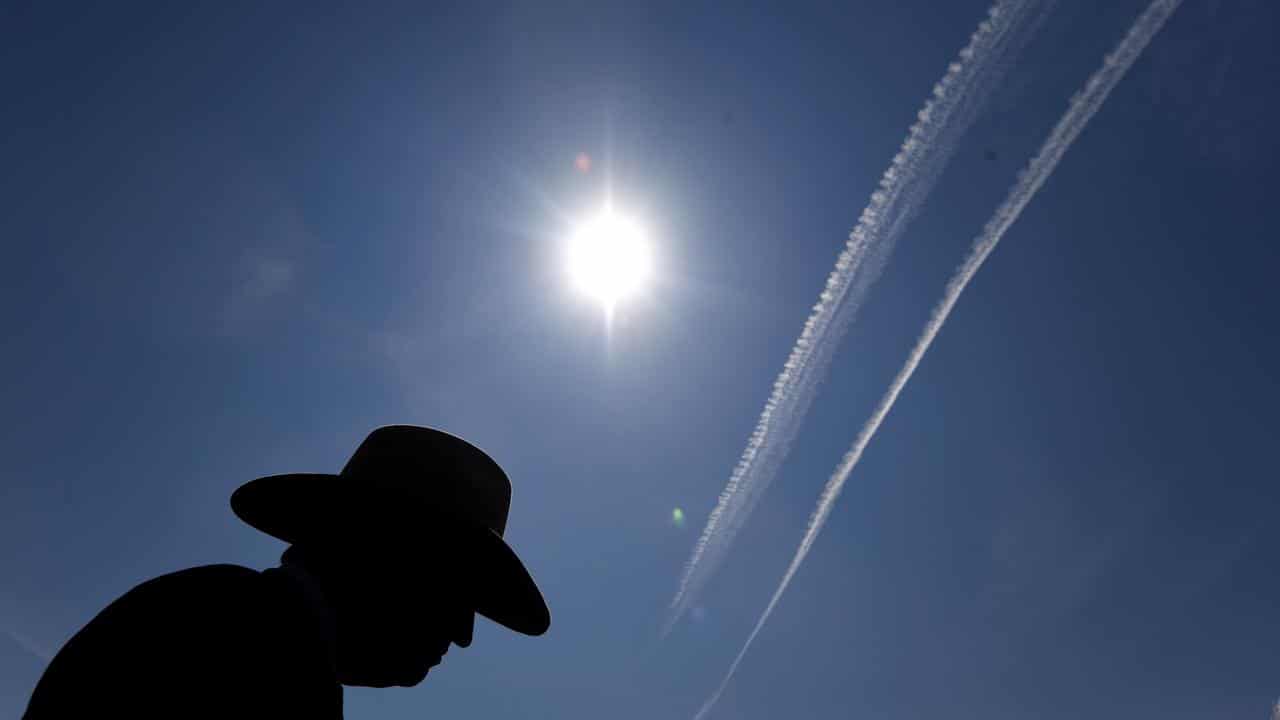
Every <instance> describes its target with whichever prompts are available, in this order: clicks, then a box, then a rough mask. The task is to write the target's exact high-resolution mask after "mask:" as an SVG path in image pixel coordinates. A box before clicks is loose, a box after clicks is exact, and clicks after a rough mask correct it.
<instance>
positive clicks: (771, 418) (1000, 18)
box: [663, 0, 1049, 635]
mask: <svg viewBox="0 0 1280 720" xmlns="http://www.w3.org/2000/svg"><path fill="white" fill-rule="evenodd" d="M1037 4H1040V5H1043V6H1045V7H1046V8H1047V6H1048V5H1049V3H1048V2H1044V3H1039V2H1037V0H999V1H998V2H996V4H995V5H994V6H993V7H992V8H991V9H990V10H989V11H988V12H987V17H986V19H984V20H983V21H982V22H981V23H980V24H979V25H978V28H977V30H975V31H974V33H973V35H972V36H971V37H970V38H969V43H968V45H966V46H965V47H964V48H963V49H962V50H961V51H960V54H959V56H958V58H957V59H956V61H954V62H952V63H951V64H950V66H949V67H948V68H947V72H946V74H944V75H943V77H942V79H941V80H940V81H938V83H937V84H936V85H934V87H933V93H932V95H931V97H930V98H929V100H928V101H926V102H925V104H924V107H923V108H921V110H920V111H919V113H918V114H917V119H916V122H915V124H913V125H912V126H911V129H910V131H909V132H908V134H907V139H906V141H904V142H903V144H902V147H901V149H900V150H899V151H898V154H897V155H895V156H894V158H893V161H892V162H891V163H890V164H889V168H888V169H887V170H885V172H884V175H883V176H882V177H881V178H880V185H879V187H878V188H877V189H876V191H875V192H874V193H872V195H871V200H870V202H869V203H868V205H867V206H866V208H865V209H864V210H863V211H862V215H861V216H860V217H859V219H858V224H857V226H855V227H854V229H853V231H852V232H851V233H850V234H849V239H848V241H847V242H846V243H845V246H844V248H843V249H842V251H841V252H840V255H839V256H838V257H837V259H836V264H835V268H834V269H833V270H832V271H831V274H830V275H829V276H828V277H827V283H826V286H825V287H824V288H823V290H822V293H821V294H820V295H819V296H818V302H817V304H816V305H814V307H813V310H812V311H811V313H810V314H809V317H808V319H806V320H805V323H804V328H803V330H802V332H801V333H800V337H799V338H798V339H797V340H796V343H795V346H794V347H792V349H791V353H790V355H789V356H788V357H787V361H786V363H785V364H784V365H783V368H782V372H781V373H779V375H778V377H777V379H776V380H775V381H774V383H773V388H772V391H771V392H770V393H769V398H768V400H766V402H765V406H764V410H763V411H762V412H761V413H760V417H759V419H758V420H757V421H756V426H755V428H754V430H752V433H751V436H750V438H749V439H748V441H747V446H746V448H745V449H744V450H743V451H742V455H741V457H740V458H739V460H738V463H737V465H736V466H735V467H734V470H733V472H732V474H731V475H730V477H729V482H728V483H727V484H726V485H725V488H724V490H723V491H722V492H721V493H720V498H719V500H718V501H717V504H716V507H715V509H713V510H712V511H711V514H710V516H709V517H708V518H707V524H706V527H705V528H704V529H703V531H702V535H701V536H700V537H699V538H698V542H697V544H696V545H695V546H694V550H693V553H692V555H691V556H690V558H689V560H688V561H687V562H686V563H685V567H684V572H683V575H682V577H681V579H680V585H679V589H678V590H677V592H676V594H675V597H674V598H673V599H672V601H671V605H670V611H669V613H668V617H667V622H666V625H665V627H664V629H663V634H664V635H665V634H666V633H667V632H668V631H670V629H671V627H672V626H673V625H674V624H675V622H676V621H677V620H679V618H680V616H681V615H682V614H683V612H684V611H685V610H686V609H688V607H689V604H690V603H691V602H692V599H693V598H694V597H695V596H696V595H697V594H698V592H699V591H700V590H701V588H702V586H703V585H704V584H705V583H706V580H707V579H708V578H709V577H710V575H711V574H712V573H713V572H714V571H715V569H716V568H717V567H718V566H719V564H720V562H721V561H722V560H723V558H724V556H725V554H726V553H727V551H728V548H729V545H730V543H731V542H732V541H733V538H734V536H735V535H736V534H737V531H738V529H739V528H740V527H741V526H742V524H743V522H745V520H746V518H747V516H748V515H750V514H751V511H752V510H753V509H754V507H755V503H756V501H757V500H758V499H759V497H760V495H761V494H762V493H763V491H764V490H765V488H767V487H768V485H769V483H770V482H771V481H772V479H773V477H774V475H775V474H776V473H777V471H778V467H779V466H780V465H781V464H782V460H783V459H784V458H785V457H786V454H787V451H788V449H789V447H790V444H791V442H792V441H793V440H794V439H795V436H796V433H797V432H798V430H799V427H800V423H801V421H802V420H803V419H804V416H805V414H806V413H807V412H808V409H809V406H810V404H811V403H812V401H813V396H814V394H815V391H816V389H817V386H818V383H820V382H821V381H822V378H823V376H824V375H825V374H826V369H827V366H828V365H829V363H830V358H831V354H832V352H833V351H834V350H835V347H836V346H837V345H838V344H839V341H840V339H841V338H842V337H843V335H844V333H845V331H846V330H847V328H848V326H849V325H850V324H851V323H852V321H853V318H854V315H855V314H856V312H857V309H858V305H859V304H860V302H861V300H862V298H863V296H865V294H866V292H867V290H868V289H869V288H870V286H871V285H872V283H874V282H875V280H876V278H877V277H879V274H880V271H881V269H882V268H883V266H884V263H885V261H886V260H887V259H888V255H889V253H890V252H891V251H892V250H893V246H894V244H895V242H896V241H897V238H898V236H899V235H900V234H901V233H902V230H903V229H904V228H905V226H906V225H907V223H908V222H910V220H911V219H912V217H914V214H915V211H916V209H917V208H918V207H919V206H920V204H921V203H922V202H923V201H924V199H925V197H926V196H927V195H928V194H929V191H930V190H931V189H932V187H933V184H934V182H935V181H936V179H937V177H938V175H939V174H940V173H941V172H942V170H943V168H944V167H945V165H946V163H947V161H948V160H949V159H950V157H951V155H952V154H953V152H954V149H955V144H956V140H957V139H958V138H959V137H960V136H961V135H962V134H963V133H964V132H965V131H966V130H967V129H968V127H969V125H971V124H972V121H973V117H974V116H975V115H976V114H977V111H978V109H979V108H980V106H981V105H982V102H983V101H984V100H985V99H986V96H987V95H989V94H990V89H991V87H992V86H994V85H995V84H996V82H998V80H999V78H1000V76H1001V75H1002V74H1003V72H1004V70H1005V65H1006V63H1005V62H1004V60H1005V59H1006V58H1007V56H1009V55H1010V54H1011V53H1012V52H1016V50H1017V49H1018V48H1019V47H1020V44H1021V43H1022V42H1024V41H1025V38H1026V36H1028V35H1029V34H1030V33H1029V32H1027V31H1026V30H1028V29H1029V28H1033V27H1034V26H1035V25H1036V24H1038V22H1037V20H1036V19H1035V18H1034V17H1033V16H1032V15H1031V14H1030V12H1029V11H1030V10H1031V9H1032V8H1033V7H1034V6H1036V5H1037ZM1043 15H1044V12H1042V13H1041V14H1040V17H1041V18H1042V17H1043Z"/></svg>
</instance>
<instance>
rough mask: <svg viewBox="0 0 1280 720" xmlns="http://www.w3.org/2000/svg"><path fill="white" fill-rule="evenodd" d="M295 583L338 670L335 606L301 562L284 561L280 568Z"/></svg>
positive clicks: (331, 662)
mask: <svg viewBox="0 0 1280 720" xmlns="http://www.w3.org/2000/svg"><path fill="white" fill-rule="evenodd" d="M278 569H279V570H280V571H281V572H282V574H283V575H284V576H285V577H288V578H289V579H290V580H292V581H293V584H294V586H295V587H296V588H297V589H298V591H299V594H300V595H301V596H302V599H303V604H304V605H305V607H306V610H307V615H308V617H309V618H310V619H311V623H312V625H314V627H315V628H316V632H317V634H319V635H320V637H321V639H322V641H323V643H324V646H325V648H326V649H327V650H328V652H329V663H330V665H332V666H333V667H334V669H335V672H336V670H337V666H338V665H337V659H338V658H337V652H338V617H337V612H336V610H335V608H334V607H333V604H332V603H331V602H330V601H329V599H328V598H327V597H326V596H325V593H324V588H323V587H322V586H321V584H320V581H319V580H317V579H316V577H315V575H314V574H313V573H312V572H311V571H310V570H308V569H307V567H306V566H305V565H304V564H302V563H299V562H296V561H291V560H288V559H286V560H284V561H282V562H281V563H280V567H279V568H278Z"/></svg>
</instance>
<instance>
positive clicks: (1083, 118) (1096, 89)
mask: <svg viewBox="0 0 1280 720" xmlns="http://www.w3.org/2000/svg"><path fill="white" fill-rule="evenodd" d="M1181 2H1182V0H1154V2H1152V3H1151V5H1150V6H1148V7H1147V9H1146V11H1145V12H1143V13H1142V15H1141V16H1139V18H1138V20H1137V22H1135V23H1134V25H1133V27H1132V28H1130V29H1129V33H1128V34H1127V35H1125V37H1124V39H1123V40H1121V41H1120V44H1119V45H1117V46H1116V49H1115V50H1113V51H1112V52H1111V54H1109V55H1107V56H1106V58H1105V59H1104V60H1103V63H1102V67H1101V68H1100V69H1099V70H1098V71H1097V72H1096V73H1094V74H1093V76H1092V77H1090V78H1089V80H1088V82H1086V83H1085V86H1084V89H1082V90H1081V91H1080V92H1079V93H1077V94H1076V95H1075V96H1074V97H1073V98H1072V99H1071V104H1070V106H1069V107H1068V108H1067V112H1066V114H1065V115H1063V116H1062V119H1060V120H1059V121H1058V124H1057V125H1056V126H1055V127H1054V128H1053V131H1052V132H1051V133H1049V137H1048V139H1046V140H1045V142H1044V144H1043V145H1041V146H1040V150H1039V152H1037V153H1036V154H1035V156H1033V157H1032V158H1031V161H1030V162H1029V163H1028V164H1027V167H1026V169H1025V170H1023V171H1022V173H1021V174H1020V175H1019V176H1018V180H1017V182H1015V183H1014V185H1013V187H1012V188H1011V189H1010V190H1009V194H1008V196H1007V197H1006V198H1005V200H1004V202H1003V203H1001V205H1000V207H998V208H997V209H996V212H995V214H994V215H992V217H991V219H990V220H988V221H987V224H986V225H985V226H984V227H983V229H982V233H981V234H979V235H978V237H977V238H976V239H975V240H974V242H973V248H972V249H971V250H970V251H969V255H968V257H966V258H965V260H964V263H963V264H961V266H960V268H959V269H957V270H956V273H955V274H954V275H953V276H952V277H951V280H950V281H949V282H948V283H947V289H946V292H945V293H943V296H942V300H941V301H939V302H938V304H937V306H936V307H934V309H933V314H932V315H931V316H930V318H929V322H928V323H926V324H925V326H924V330H923V331H922V332H921V333H920V337H919V339H918V340H916V344H915V347H913V348H912V349H911V353H910V354H909V355H908V356H907V361H906V363H905V364H904V365H903V366H902V369H900V370H899V371H898V374H897V375H896V376H895V377H894V378H893V382H891V383H890V384H889V389H888V390H887V391H886V392H885V394H884V396H883V397H881V398H880V403H879V404H878V405H876V408H875V411H874V412H873V413H872V414H871V417H870V419H868V420H867V423H866V424H865V425H863V426H862V430H860V431H859V432H858V435H857V437H856V438H855V439H854V441H853V445H852V446H851V447H850V448H849V451H848V452H847V453H845V456H844V458H843V459H842V460H841V461H840V464H839V465H838V466H836V470H835V472H834V473H832V475H831V478H830V479H829V480H827V484H826V487H824V488H823V490H822V495H821V497H820V498H819V499H818V506H817V508H815V509H814V511H813V516H812V517H810V518H809V525H808V527H807V528H806V529H805V533H804V539H803V540H801V541H800V547H799V548H798V549H797V550H796V554H795V556H794V557H793V558H792V559H791V565H790V566H788V567H787V572H786V573H785V574H784V575H783V576H782V582H781V583H780V584H779V585H778V589H777V590H775V591H774V593H773V597H772V598H770V599H769V604H768V605H767V606H766V607H765V609H764V613H762V614H761V615H760V619H759V620H758V621H756V625H755V627H754V628H753V629H752V630H751V634H750V635H748V636H747V641H746V643H744V644H743V646H742V650H740V651H739V652H738V656H737V657H736V658H734V661H733V663H732V664H731V665H730V666H729V672H728V673H727V674H726V675H725V678H724V680H723V681H722V682H721V683H720V686H719V687H718V688H717V689H716V691H715V693H714V694H713V695H712V696H711V697H710V698H709V699H708V700H707V702H706V703H705V704H703V706H702V709H701V710H699V711H698V714H697V715H696V716H695V720H701V718H703V717H705V716H706V715H707V713H708V712H710V710H711V708H712V707H713V706H714V705H715V703H716V701H717V700H719V699H720V695H721V694H722V693H723V692H724V690H725V688H726V687H727V686H728V684H729V681H730V680H731V679H732V678H733V675H734V673H735V672H737V670H738V665H739V664H741V663H742V658H743V657H745V656H746V654H747V650H748V649H749V648H750V647H751V643H752V642H754V641H755V639H756V636H757V635H758V634H759V633H760V629H761V628H763V627H764V624H765V622H767V621H768V620H769V616H770V615H771V614H772V613H773V610H774V608H775V607H777V605H778V600H779V599H781V598H782V594H783V593H784V592H786V590H787V586H788V585H790V584H791V579H792V578H793V577H795V574H796V571H797V570H799V569H800V565H801V564H802V563H803V562H804V559H805V557H806V556H807V555H808V554H809V549H810V548H812V547H813V541H814V540H815V539H816V538H817V537H818V533H819V532H821V531H822V526H823V525H824V524H826V521H827V517H828V516H829V515H830V514H831V508H832V506H834V505H835V501H836V498H838V497H839V496H840V490H841V489H842V488H843V487H844V483H845V481H846V480H848V479H849V474H850V473H852V472H853V468H854V467H855V466H857V464H858V460H859V459H860V458H861V457H862V451H863V450H865V449H866V447H867V443H869V442H871V438H872V437H873V436H874V435H875V434H876V431H877V430H878V429H879V428H880V423H882V422H884V418H885V416H886V415H888V414H889V410H890V409H892V408H893V404H894V402H895V401H897V399H898V394H899V393H901V392H902V388H903V387H905V386H906V384H907V381H908V380H910V379H911V375H912V374H913V373H914V372H915V371H916V367H917V366H918V365H919V364H920V359H921V358H923V357H924V354H925V352H926V351H928V349H929V346H930V345H931V344H933V340H934V338H935V337H937V335H938V331H939V330H941V329H942V325H943V323H945V322H946V321H947V316H948V315H950V314H951V310H952V308H954V307H955V304H956V300H958V299H959V298H960V294H961V293H962V292H964V289H965V286H967V285H968V284H969V281H970V280H972V279H973V276H974V274H976V273H977V272H978V269H979V268H981V267H982V263H983V262H985V261H986V259H987V256H988V255H990V254H991V251H992V250H994V249H995V247H996V244H997V243H999V242H1000V238H1001V237H1003V236H1004V233H1005V231H1006V230H1008V229H1009V226H1010V225H1012V224H1013V222H1014V221H1015V220H1017V219H1018V215H1019V214H1021V213H1022V209H1023V208H1025V207H1026V206H1027V203H1028V202H1030V201H1031V198H1032V197H1034V196H1035V194H1036V192H1037V191H1038V190H1039V189H1040V187H1041V186H1042V185H1044V181H1045V180H1046V179H1048V177H1049V175H1050V174H1051V173H1052V172H1053V169H1054V168H1055V167H1057V165H1058V161H1059V160H1061V159H1062V156H1063V154H1064V153H1066V151H1067V149H1068V148H1070V147H1071V143H1072V142H1074V141H1075V139H1076V137H1077V136H1079V135H1080V131H1081V130H1083V129H1084V127H1085V125H1087V124H1088V123H1089V120H1090V119H1092V118H1093V116H1094V114H1095V113H1097V112H1098V109H1099V108H1100V107H1102V103H1103V102H1104V101H1105V100H1106V99H1107V96H1108V95H1109V94H1110V93H1111V91H1112V90H1113V89H1114V88H1115V86H1116V84H1117V83H1119V82H1120V80H1121V79H1122V78H1123V77H1124V75H1125V73H1126V72H1128V71H1129V68H1130V67H1131V66H1132V65H1133V63H1134V61H1135V60H1137V59H1138V56H1139V55H1141V54H1142V51H1143V50H1144V49H1145V48H1146V47H1147V44H1148V43H1149V42H1151V39H1152V38H1153V37H1155V35H1156V33H1157V32H1159V31H1160V28H1161V27H1162V26H1163V25H1164V23H1165V21H1166V20H1168V19H1169V16H1170V15H1172V14H1173V12H1174V11H1175V10H1177V9H1178V5H1180V4H1181Z"/></svg>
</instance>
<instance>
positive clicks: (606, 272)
mask: <svg viewBox="0 0 1280 720" xmlns="http://www.w3.org/2000/svg"><path fill="white" fill-rule="evenodd" d="M651 271H652V258H651V257H650V252H649V244H648V241H647V240H646V238H645V236H644V232H643V231H642V230H641V229H640V227H639V226H638V225H636V224H635V223H634V222H632V221H631V220H628V219H627V218H624V217H621V216H618V215H615V214H614V213H613V212H611V211H605V212H604V213H601V214H600V215H599V216H598V217H596V218H595V219H593V220H591V221H590V222H588V223H586V224H584V225H582V226H581V227H579V228H578V230H577V232H575V233H574V235H573V238H572V239H571V240H570V241H569V272H570V274H571V275H572V276H573V281H574V283H575V284H576V285H577V286H578V289H579V290H581V291H583V292H584V293H586V294H588V295H590V296H592V297H594V298H595V299H597V300H599V301H600V303H601V304H602V305H604V308H605V311H606V312H612V311H613V307H614V306H615V305H616V304H617V303H618V301H619V300H621V299H623V298H625V297H627V296H629V295H632V294H634V293H635V292H636V291H638V290H639V289H640V288H642V287H643V286H644V283H645V281H646V280H647V279H648V278H649V273H650V272H651Z"/></svg>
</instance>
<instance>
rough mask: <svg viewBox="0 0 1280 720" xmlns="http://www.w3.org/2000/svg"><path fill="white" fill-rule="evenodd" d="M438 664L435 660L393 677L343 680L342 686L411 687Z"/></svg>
mask: <svg viewBox="0 0 1280 720" xmlns="http://www.w3.org/2000/svg"><path fill="white" fill-rule="evenodd" d="M438 664H440V661H439V660H436V661H434V662H432V663H430V664H428V665H423V666H421V667H418V668H414V669H413V670H408V671H406V672H403V673H399V674H397V675H396V676H394V677H393V676H391V675H390V674H385V675H383V674H380V675H378V676H377V677H360V678H344V679H343V680H342V684H343V685H348V686H355V687H370V688H389V687H413V686H414V685H417V684H418V683H420V682H422V681H423V680H425V679H426V678H427V675H428V674H429V673H430V672H431V668H433V667H435V666H436V665H438Z"/></svg>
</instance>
